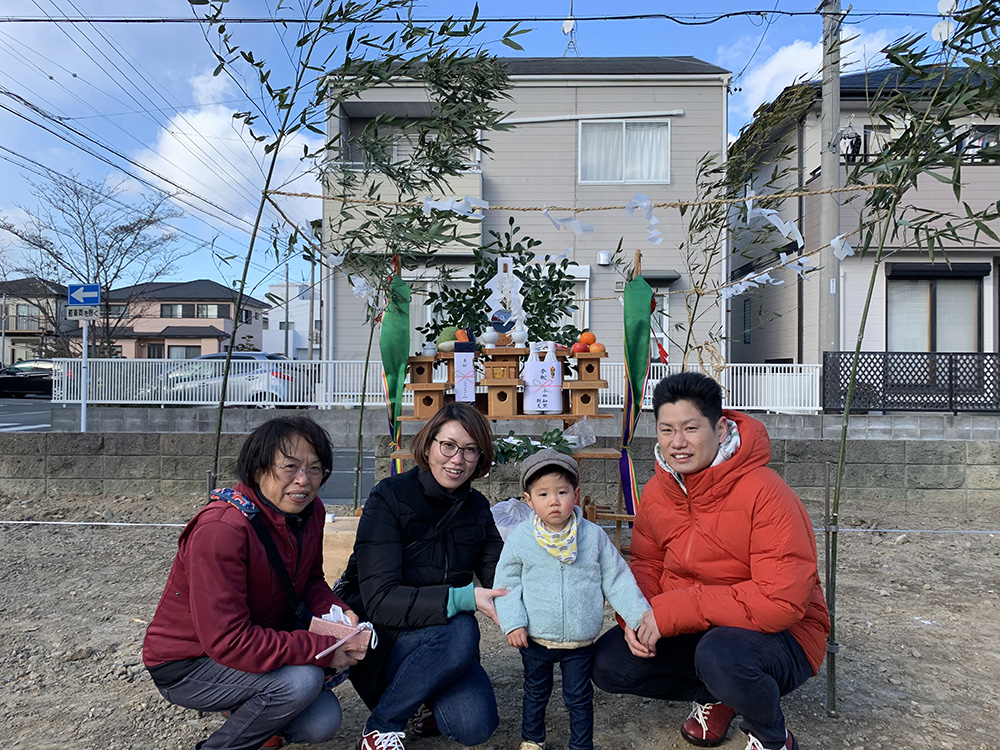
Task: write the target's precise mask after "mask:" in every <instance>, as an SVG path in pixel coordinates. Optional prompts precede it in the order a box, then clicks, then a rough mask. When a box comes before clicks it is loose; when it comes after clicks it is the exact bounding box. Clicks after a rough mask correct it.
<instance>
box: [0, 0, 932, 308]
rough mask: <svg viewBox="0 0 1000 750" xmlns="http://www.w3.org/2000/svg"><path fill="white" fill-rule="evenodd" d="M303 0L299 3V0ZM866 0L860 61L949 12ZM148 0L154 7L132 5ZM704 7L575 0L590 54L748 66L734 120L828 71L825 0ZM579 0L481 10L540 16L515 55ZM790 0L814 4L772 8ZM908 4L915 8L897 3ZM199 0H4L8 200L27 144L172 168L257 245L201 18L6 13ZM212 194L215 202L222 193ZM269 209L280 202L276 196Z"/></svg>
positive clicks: (204, 261) (736, 123) (264, 268)
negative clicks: (819, 2) (823, 54)
mask: <svg viewBox="0 0 1000 750" xmlns="http://www.w3.org/2000/svg"><path fill="white" fill-rule="evenodd" d="M292 2H293V3H296V4H297V0H292ZM867 2H868V3H874V4H866V5H864V6H863V7H861V8H852V10H851V14H850V16H849V17H848V22H847V25H846V26H845V37H846V36H850V37H854V40H853V41H851V42H850V43H849V44H848V45H847V47H846V49H845V54H844V57H845V62H846V63H847V64H848V65H853V66H854V67H855V68H857V67H862V66H864V65H878V64H879V56H878V51H879V50H880V49H881V48H882V47H883V46H885V45H886V44H887V43H888V42H890V41H892V40H893V39H896V38H898V37H900V36H902V35H904V34H907V33H912V32H925V31H929V30H930V28H931V27H932V26H933V25H934V23H935V22H936V21H937V20H939V18H938V16H937V15H936V14H937V1H936V0H912V1H911V2H902V1H901V0H867ZM276 3H277V0H267V2H265V1H264V0H238V1H237V0H233V2H231V3H230V5H232V6H233V9H232V11H230V12H231V13H233V14H236V15H239V16H243V17H250V16H253V17H263V16H268V15H270V14H271V13H272V12H273V10H274V6H275V5H276ZM286 4H289V3H288V0H286ZM307 4H311V3H307ZM845 5H846V3H845ZM136 7H140V8H141V10H138V11H136V10H133V9H134V8H136ZM473 7H474V3H473V2H466V1H464V0H425V1H424V2H415V3H414V15H415V16H417V17H421V18H440V17H443V16H444V15H446V14H454V15H467V14H469V13H471V11H472V8H473ZM691 7H692V4H689V3H673V2H663V1H662V0H661V1H659V2H657V1H655V0H626V2H622V3H606V2H597V0H575V2H574V4H573V10H574V16H575V18H576V19H577V21H576V27H575V28H576V36H575V41H576V45H577V48H578V49H579V52H580V54H581V55H583V56H586V57H604V56H631V55H691V56H694V57H698V58H700V59H702V60H705V61H706V62H709V63H713V64H715V65H719V66H721V67H724V68H726V69H728V70H731V71H733V73H734V74H735V78H734V90H733V93H732V95H731V98H730V102H729V104H730V122H729V131H730V133H731V134H735V133H736V132H738V130H739V128H740V127H741V126H742V125H743V124H745V123H746V122H747V121H748V119H749V118H750V116H751V114H752V112H753V110H754V109H755V108H756V107H757V106H758V105H759V104H761V103H763V102H765V101H768V100H770V99H772V98H773V97H774V96H775V95H777V94H778V93H779V92H780V91H781V90H782V89H783V88H784V87H785V86H787V85H789V84H792V83H794V82H795V81H797V80H801V79H811V78H815V77H817V74H818V71H819V66H820V38H821V32H822V21H821V18H820V17H819V16H818V15H817V14H816V13H815V12H814V11H815V8H816V0H806V1H799V0H795V1H794V2H785V1H784V0H771V2H759V3H758V2H755V1H754V0H747V2H730V1H729V0H726V1H721V0H705V2H702V3H698V4H697V5H696V6H695V7H696V8H697V12H693V11H692V10H691ZM123 8H128V10H123ZM569 9H570V1H569V0H561V1H560V2H526V1H524V0H484V1H483V2H480V3H479V12H480V17H481V18H485V19H499V20H498V21H497V22H496V23H492V22H491V23H490V24H489V26H488V31H487V34H486V35H485V38H486V39H492V40H496V39H498V38H499V37H500V35H501V33H502V31H503V30H504V29H506V28H507V27H508V26H509V25H510V24H511V23H512V19H525V20H523V21H522V23H521V25H522V27H524V28H528V29H531V31H530V32H529V33H526V34H524V35H522V36H519V37H518V41H519V42H520V43H521V44H522V45H523V47H524V51H523V52H514V51H512V50H510V49H508V48H507V47H503V46H502V45H499V44H494V45H492V46H491V49H493V50H494V51H496V52H497V54H501V55H505V56H512V55H528V56H533V57H560V56H562V55H563V53H564V51H565V50H566V46H567V42H568V37H567V36H566V35H565V34H564V33H563V20H564V19H565V18H566V17H567V16H568V14H569ZM775 10H777V11H782V12H787V13H800V14H801V15H774V14H770V13H769V12H770V11H775ZM740 11H758V12H759V13H755V14H752V15H735V16H732V17H729V18H725V19H722V20H717V21H715V22H710V23H706V21H709V20H710V19H711V18H712V17H714V16H722V15H725V14H732V13H739V12H740ZM893 13H896V14H901V15H884V14H893ZM663 14H672V15H675V16H676V17H677V18H678V19H679V20H680V21H683V23H681V22H679V21H675V20H669V19H667V18H663V17H654V16H657V15H659V16H662V15H663ZM880 14H882V15H880ZM902 14H907V15H902ZM191 15H192V12H191V9H190V6H189V5H188V3H187V2H186V0H144V2H142V3H141V4H135V3H128V4H126V3H122V2H120V0H4V3H3V7H2V10H0V216H6V217H7V218H9V219H10V220H12V221H14V222H15V223H17V222H19V221H20V219H21V218H22V217H23V213H22V210H21V208H20V207H21V206H25V207H29V208H34V207H35V202H34V199H33V198H32V197H31V195H30V190H31V188H30V185H29V180H30V179H31V178H33V177H34V175H32V174H31V171H32V170H34V169H37V167H34V166H32V165H31V163H30V162H28V161H26V160H27V159H30V160H32V161H33V162H36V163H37V164H41V165H44V166H45V167H48V168H50V169H54V170H57V171H59V172H69V171H72V172H75V173H77V174H79V175H81V176H83V177H86V178H88V179H91V180H98V181H102V180H109V181H112V182H115V183H118V182H121V183H122V184H123V186H124V187H125V189H126V190H127V191H129V192H130V193H136V194H139V193H142V192H147V191H150V190H151V189H152V188H150V187H149V185H148V184H147V183H152V184H154V185H160V186H166V184H165V183H164V182H163V181H162V179H161V178H168V179H170V180H171V181H172V182H173V183H175V184H176V185H180V186H181V187H182V188H184V189H185V190H186V191H188V193H189V194H190V196H191V197H189V198H188V199H187V201H186V204H185V205H182V206H181V208H182V209H183V210H185V212H186V214H187V215H186V217H185V218H183V219H181V220H178V221H177V222H176V223H175V225H176V227H177V229H178V230H179V231H180V232H182V235H181V238H182V242H183V243H185V245H186V246H188V247H193V246H195V244H196V243H208V242H211V243H212V247H213V248H214V250H215V252H216V253H218V254H221V255H233V256H242V255H243V254H244V251H245V248H246V245H247V242H248V237H249V234H248V230H249V223H250V221H251V220H252V218H253V214H254V209H255V205H256V204H255V199H256V196H259V192H260V185H261V184H262V177H261V167H260V165H261V163H262V161H263V159H262V156H261V154H260V153H259V151H258V152H256V153H255V152H254V150H253V149H252V148H251V147H250V146H249V145H248V144H247V141H246V139H245V137H244V136H243V135H242V134H241V133H240V132H239V131H238V130H237V129H236V127H235V126H234V124H233V120H232V113H233V112H234V111H238V110H242V109H246V108H247V103H246V101H245V100H243V99H242V97H241V96H240V95H239V92H238V91H236V90H235V87H233V86H232V85H231V84H230V83H228V82H227V81H226V79H225V78H224V77H213V76H212V75H211V72H212V69H213V68H214V67H215V60H214V58H213V56H212V54H211V51H210V49H209V46H208V44H207V42H206V41H205V38H204V37H203V34H202V29H201V28H200V27H199V26H198V25H196V24H176V23H175V24H171V23H159V24H99V23H95V24H88V25H80V24H72V25H71V24H58V23H52V22H46V23H16V22H11V21H8V20H6V19H18V18H25V19H35V18H45V17H46V16H48V17H50V18H58V17H63V16H69V17H80V16H85V17H88V18H97V19H100V18H122V17H142V18H188V17H191ZM626 16H628V17H630V18H627V19H626V18H625V17H626ZM641 16H648V17H645V18H642V17H641ZM229 31H230V32H231V33H232V34H233V36H234V38H235V40H236V41H237V42H238V43H239V44H240V45H241V46H242V47H243V48H245V49H250V50H253V52H254V53H255V56H256V57H258V58H261V57H263V58H265V59H268V60H271V61H280V60H281V59H282V56H283V55H284V54H285V52H284V49H283V47H282V45H281V40H280V38H279V36H278V34H277V32H276V31H275V28H274V27H273V26H265V25H231V26H230V27H229ZM290 34H292V35H293V34H294V32H290ZM293 42H294V36H293ZM275 68H276V72H275V76H279V75H282V74H287V72H288V66H287V65H286V66H285V67H284V68H282V67H281V66H280V65H278V64H277V63H275ZM41 125H44V126H45V127H46V128H48V129H50V130H53V131H55V132H56V133H59V134H62V135H63V136H66V137H69V138H70V139H73V140H78V141H79V140H81V136H76V135H72V134H69V133H68V131H67V130H66V129H65V128H66V127H67V126H68V127H72V128H74V129H76V130H78V131H79V132H80V133H82V134H83V136H85V138H86V139H89V140H84V141H83V142H84V143H86V144H88V148H89V149H90V150H91V151H93V152H94V153H95V154H98V155H99V156H101V157H103V158H105V159H106V160H107V161H110V162H111V163H112V164H113V165H121V166H123V167H124V168H125V169H127V170H128V171H129V172H130V173H131V174H126V173H125V172H123V171H121V170H119V169H116V168H115V167H114V166H111V165H109V164H108V163H106V162H105V161H101V160H100V159H99V158H98V157H97V156H95V155H92V154H90V153H87V152H86V151H84V150H82V149H80V148H78V147H76V146H74V145H71V144H70V143H68V142H67V141H66V140H65V139H64V138H60V137H57V136H56V135H54V134H52V133H49V132H46V130H45V129H43V128H42V127H41ZM301 145H302V144H301V143H299V144H295V146H294V147H293V148H291V149H289V151H288V154H287V156H286V157H285V158H283V159H282V161H281V164H280V170H279V171H280V174H281V176H282V180H292V179H293V178H294V176H295V175H296V174H297V172H298V171H299V170H300V169H301V167H300V165H299V162H298V160H297V156H298V155H299V154H301V151H302V149H301ZM105 147H106V148H105ZM107 149H112V150H113V151H114V152H117V154H116V153H113V152H112V151H109V150H107ZM123 157H127V158H128V159H129V160H131V161H132V162H133V164H128V163H127V162H126V161H125V159H124V158H123ZM137 165H139V166H137ZM144 168H145V169H144ZM146 170H149V171H146ZM289 184H290V186H291V189H298V190H303V191H309V192H316V186H315V183H310V182H309V181H308V180H306V179H300V180H298V181H297V182H290V183H289ZM203 199H207V200H210V201H211V203H212V204H215V205H214V206H210V205H207V204H206V203H203V202H202V200H203ZM285 210H286V211H287V212H288V213H289V214H291V215H292V216H294V217H295V218H296V219H298V220H303V219H307V218H310V217H313V216H318V215H319V204H318V201H306V200H299V201H297V202H296V201H289V202H288V203H286V205H285ZM268 219H269V220H277V217H276V215H275V214H274V213H273V212H272V213H271V214H269V216H268ZM0 234H2V233H0ZM10 239H11V237H10V236H9V235H6V236H0V253H5V252H12V250H11V248H10V246H9V244H7V243H9V240H10ZM238 271H239V269H238V267H237V265H235V264H234V265H229V266H227V265H225V264H223V263H220V262H219V261H218V260H216V259H215V258H214V257H213V253H212V252H211V251H209V250H201V251H199V252H197V253H195V254H194V255H192V256H191V257H189V258H188V259H186V260H185V261H184V262H183V263H182V264H181V266H180V268H179V269H178V273H176V274H175V275H174V277H173V278H176V279H192V278H210V279H214V280H216V281H219V282H222V283H228V282H229V280H230V279H232V278H235V277H236V276H237V275H238ZM307 273H308V272H307V270H306V269H305V267H304V264H293V266H292V269H291V277H292V279H293V280H295V279H304V278H307V276H306V275H307ZM283 278H284V267H283V266H279V265H277V264H276V263H275V262H274V260H273V258H271V259H269V258H268V257H267V256H266V254H263V253H262V254H260V255H259V256H257V259H256V260H255V262H254V264H253V267H252V272H251V280H252V281H253V282H254V283H255V284H266V283H269V282H270V283H277V282H279V281H281V280H283ZM79 281H88V280H87V279H79ZM264 291H265V290H264V289H263V288H262V287H258V289H257V292H255V293H256V294H257V295H258V296H260V295H262V294H263V292H264Z"/></svg>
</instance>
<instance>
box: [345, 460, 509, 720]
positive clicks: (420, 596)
mask: <svg viewBox="0 0 1000 750" xmlns="http://www.w3.org/2000/svg"><path fill="white" fill-rule="evenodd" d="M502 549H503V541H502V540H501V538H500V532H498V531H497V528H496V524H495V523H494V522H493V514H492V513H491V512H490V503H489V501H488V500H487V499H486V498H485V497H484V496H483V494H482V493H480V492H478V491H477V490H474V489H472V488H471V486H470V485H468V484H467V485H464V486H462V487H461V488H459V489H458V490H456V492H455V493H454V494H452V493H449V492H447V491H446V490H444V489H443V488H442V487H441V486H440V485H439V484H438V483H437V482H436V481H435V480H434V478H433V476H432V475H431V474H430V472H427V471H424V470H423V469H420V468H413V469H411V470H409V471H407V472H404V473H402V474H399V475H397V476H394V477H389V478H387V479H384V480H382V481H381V482H379V483H378V484H377V485H376V486H375V488H374V489H372V492H371V495H369V496H368V501H367V502H366V503H365V509H364V513H362V515H361V521H360V522H359V524H358V535H357V538H356V540H355V543H354V554H353V555H352V556H351V561H350V563H348V570H347V571H346V572H345V577H347V578H348V579H350V578H352V577H354V576H356V580H357V583H358V585H359V589H360V593H359V594H358V590H357V589H355V591H353V592H352V591H350V590H348V591H345V593H344V594H342V596H344V598H345V599H347V601H348V603H349V604H350V605H351V606H352V608H353V609H354V610H355V611H356V612H357V613H358V614H359V615H363V617H364V618H366V619H368V620H370V621H371V622H372V623H374V624H375V626H376V630H377V632H378V646H377V647H376V648H375V649H371V650H369V652H368V655H367V656H366V657H365V658H364V660H363V661H361V662H360V663H358V664H357V665H355V666H353V667H351V682H352V683H353V684H354V688H355V689H356V690H357V691H358V694H359V695H360V696H361V698H362V699H363V700H364V701H365V703H366V704H368V706H369V707H373V706H374V705H375V704H376V703H377V702H378V698H379V696H380V695H381V694H382V692H383V690H384V689H385V680H384V674H383V672H384V667H385V662H386V660H387V659H388V656H389V652H390V651H391V650H392V646H393V643H394V642H395V639H396V633H397V632H398V631H400V630H404V629H408V628H420V627H426V626H428V625H442V624H444V623H446V622H447V621H448V590H449V589H450V588H452V587H458V588H461V587H462V586H467V585H468V584H469V583H471V582H472V580H473V576H475V577H476V578H477V579H478V580H479V583H480V585H482V586H485V587H487V588H491V587H492V586H493V573H494V571H495V569H496V564H497V560H498V559H499V557H500V551H501V550H502ZM351 583H353V581H352V582H351ZM350 588H353V587H352V586H350V585H349V586H348V589H350ZM338 593H339V592H338ZM352 594H353V596H352Z"/></svg>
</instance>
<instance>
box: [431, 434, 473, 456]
mask: <svg viewBox="0 0 1000 750" xmlns="http://www.w3.org/2000/svg"><path fill="white" fill-rule="evenodd" d="M434 442H435V443H437V444H438V450H439V451H441V455H442V456H444V457H445V458H452V457H453V456H454V455H455V454H456V453H458V452H459V451H462V458H463V459H465V460H466V461H470V462H471V461H478V460H479V457H480V456H481V455H483V452H482V451H481V450H479V448H477V447H476V446H474V445H470V446H468V447H467V448H462V447H460V446H459V445H457V444H456V443H453V442H451V441H450V440H438V439H437V438H434Z"/></svg>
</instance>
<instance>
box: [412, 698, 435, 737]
mask: <svg viewBox="0 0 1000 750" xmlns="http://www.w3.org/2000/svg"><path fill="white" fill-rule="evenodd" d="M410 734H412V735H413V736H414V737H438V736H440V735H441V730H440V729H439V728H438V723H437V719H435V718H434V712H433V711H432V710H431V709H430V707H429V706H428V705H427V704H426V703H425V704H424V705H422V706H421V707H420V708H418V709H417V713H416V714H414V716H413V721H412V723H411V724H410Z"/></svg>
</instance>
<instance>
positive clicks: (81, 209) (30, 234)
mask: <svg viewBox="0 0 1000 750" xmlns="http://www.w3.org/2000/svg"><path fill="white" fill-rule="evenodd" d="M31 185H32V188H33V189H32V195H33V196H34V197H35V198H36V199H37V208H36V209H35V210H32V209H29V208H25V207H24V206H18V208H20V209H21V210H22V211H24V212H25V213H26V214H27V217H28V218H27V219H26V220H25V221H23V222H21V223H20V224H15V223H14V222H12V221H10V220H9V219H8V218H7V217H6V216H2V215H0V230H2V231H5V232H9V233H10V234H12V235H13V236H14V237H15V238H16V239H15V242H14V246H15V248H16V250H15V251H14V252H8V253H7V254H6V255H4V256H3V257H0V274H2V275H3V277H4V278H10V277H13V276H26V277H36V278H40V279H47V280H50V281H53V282H57V283H61V284H68V283H74V282H76V283H90V284H100V286H101V289H102V291H105V292H107V291H110V290H111V289H114V288H116V287H132V288H133V289H135V291H134V292H133V293H131V294H130V295H128V296H126V298H124V299H121V300H116V304H115V305H114V306H110V305H107V304H105V305H103V306H102V308H101V319H100V321H99V323H98V325H95V326H92V327H91V342H90V343H91V345H92V346H93V347H94V354H95V355H96V356H111V353H112V351H113V345H114V342H115V340H116V339H117V338H120V337H121V336H122V335H123V334H124V333H125V332H126V331H127V329H128V328H129V326H130V325H131V324H132V322H133V321H134V320H135V319H136V317H138V316H139V315H140V314H141V311H140V310H138V309H135V305H134V304H133V303H134V302H135V301H136V300H135V297H136V295H137V294H139V292H140V291H141V289H142V285H143V284H145V283H149V282H152V281H157V280H159V279H162V278H163V277H164V276H167V275H169V274H170V273H172V272H173V270H174V266H175V263H176V262H177V261H178V260H180V259H181V258H184V257H186V256H188V255H191V254H192V253H194V252H196V251H197V250H198V249H199V246H195V247H188V248H182V247H181V246H179V245H178V243H177V235H176V232H174V231H173V230H172V229H171V228H170V227H169V226H168V224H167V222H168V221H170V220H171V219H176V218H178V217H180V216H182V215H183V214H182V212H181V211H179V210H178V209H176V208H174V207H172V206H171V205H170V203H169V200H170V197H169V196H168V195H166V194H163V195H157V196H148V195H147V196H142V197H140V198H137V199H132V198H131V197H129V198H126V190H125V187H124V186H123V185H122V184H121V183H118V184H109V183H106V182H94V181H91V180H86V179H82V178H79V177H78V176H76V175H75V174H72V173H71V174H67V175H61V174H56V173H50V175H49V177H48V179H46V180H44V181H38V182H32V183H31ZM57 309H58V308H57V307H56V306H52V308H51V310H49V309H48V308H46V312H45V313H44V314H45V315H49V316H52V317H53V318H54V317H55V316H56V315H57V312H56V311H57ZM46 322H47V323H48V324H49V326H48V327H49V328H51V330H53V331H55V332H56V336H57V339H59V340H58V341H57V342H56V349H57V350H62V352H63V353H68V351H69V340H68V337H69V332H70V331H71V330H73V329H69V328H67V326H65V325H64V324H63V321H61V320H55V319H53V320H50V321H46Z"/></svg>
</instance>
